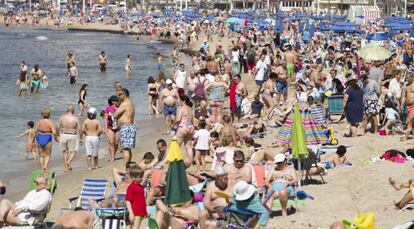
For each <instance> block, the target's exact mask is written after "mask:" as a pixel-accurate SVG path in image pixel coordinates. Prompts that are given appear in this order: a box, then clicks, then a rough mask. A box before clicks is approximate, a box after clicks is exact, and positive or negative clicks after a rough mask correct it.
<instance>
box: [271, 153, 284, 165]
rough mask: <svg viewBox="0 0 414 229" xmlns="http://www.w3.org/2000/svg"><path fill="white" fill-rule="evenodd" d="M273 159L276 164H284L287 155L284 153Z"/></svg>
mask: <svg viewBox="0 0 414 229" xmlns="http://www.w3.org/2000/svg"><path fill="white" fill-rule="evenodd" d="M273 159H274V162H275V163H279V162H284V161H285V160H286V155H285V154H283V153H279V154H278V155H276V156H275V157H274V158H273Z"/></svg>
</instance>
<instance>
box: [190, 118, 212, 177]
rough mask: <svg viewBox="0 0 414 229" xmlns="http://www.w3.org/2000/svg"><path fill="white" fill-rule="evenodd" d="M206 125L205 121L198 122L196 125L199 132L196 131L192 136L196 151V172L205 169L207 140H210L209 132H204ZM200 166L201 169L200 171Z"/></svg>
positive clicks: (207, 149)
mask: <svg viewBox="0 0 414 229" xmlns="http://www.w3.org/2000/svg"><path fill="white" fill-rule="evenodd" d="M206 126H207V123H206V121H205V120H200V122H199V123H198V127H199V130H197V131H196V132H195V134H194V138H195V139H196V141H197V143H196V145H195V149H196V156H195V161H196V165H197V172H200V170H201V171H204V169H205V167H206V161H205V157H206V155H207V154H208V152H209V149H210V146H209V140H210V132H209V131H208V130H206ZM200 164H201V169H200Z"/></svg>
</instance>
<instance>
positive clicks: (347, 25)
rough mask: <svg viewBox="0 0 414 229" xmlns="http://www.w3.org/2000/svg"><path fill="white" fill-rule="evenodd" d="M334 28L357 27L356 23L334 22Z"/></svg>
mask: <svg viewBox="0 0 414 229" xmlns="http://www.w3.org/2000/svg"><path fill="white" fill-rule="evenodd" d="M333 25H334V26H345V27H356V26H359V25H358V24H356V23H353V22H350V21H340V22H335V23H334V24H333Z"/></svg>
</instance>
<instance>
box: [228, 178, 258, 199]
mask: <svg viewBox="0 0 414 229" xmlns="http://www.w3.org/2000/svg"><path fill="white" fill-rule="evenodd" d="M255 190H256V188H255V187H254V186H253V185H251V184H248V183H247V182H246V181H244V180H241V181H238V182H237V183H236V185H235V186H234V188H233V194H234V195H235V199H236V200H237V201H244V200H247V199H249V198H250V197H252V196H253V195H254V192H255Z"/></svg>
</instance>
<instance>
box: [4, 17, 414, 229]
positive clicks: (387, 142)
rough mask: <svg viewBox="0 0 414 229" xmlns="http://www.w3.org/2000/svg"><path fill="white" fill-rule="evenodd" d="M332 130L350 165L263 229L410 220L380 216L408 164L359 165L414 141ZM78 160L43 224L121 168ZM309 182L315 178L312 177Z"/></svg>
mask: <svg viewBox="0 0 414 229" xmlns="http://www.w3.org/2000/svg"><path fill="white" fill-rule="evenodd" d="M101 26H102V25H101ZM85 28H86V29H88V26H85ZM201 40H202V39H200V41H201ZM230 40H231V38H230V39H228V38H223V39H220V40H215V41H214V42H213V44H212V45H211V49H212V50H214V48H215V44H221V45H222V46H223V47H224V48H225V49H226V48H227V44H228V43H229V41H230ZM199 45H200V42H196V43H195V44H194V46H193V47H195V49H197V48H198V47H199ZM243 81H244V82H245V83H246V84H247V85H248V88H249V92H250V93H254V89H255V86H254V84H253V80H252V79H249V77H248V76H243ZM152 125H154V128H157V129H158V130H160V131H159V132H160V133H161V132H162V130H163V123H162V121H161V120H160V119H155V120H154V121H153V123H152ZM138 126H139V122H138ZM333 127H334V129H335V131H337V132H338V133H336V136H337V138H338V139H339V143H340V144H343V145H353V146H354V148H353V149H351V150H350V151H349V152H348V154H347V158H348V160H349V161H351V162H352V164H353V165H352V166H350V167H342V168H336V169H333V170H329V171H328V174H327V175H325V176H324V179H325V181H326V183H325V184H322V185H320V184H311V185H305V186H303V187H302V188H303V190H305V191H306V192H308V193H309V194H311V195H312V196H313V197H315V200H308V201H307V202H306V205H305V206H298V207H297V208H296V212H295V213H294V214H291V215H289V216H288V217H287V218H282V217H280V216H275V217H273V218H272V219H271V220H270V222H269V226H268V228H318V227H320V228H329V225H330V224H331V223H332V222H334V221H338V220H342V219H347V220H352V219H353V217H354V214H355V213H357V212H359V210H364V211H368V212H373V213H374V214H375V220H376V228H384V229H385V228H391V227H392V226H395V225H398V224H399V223H401V222H404V221H405V220H408V219H411V218H412V211H404V212H400V211H396V210H393V209H389V210H386V211H385V210H384V209H385V208H386V207H388V206H390V205H391V204H392V200H399V199H400V198H401V197H402V196H403V195H404V194H405V192H406V191H405V190H403V191H399V192H397V191H395V190H394V189H393V188H392V187H391V186H390V185H389V184H388V181H387V180H388V177H390V176H391V177H393V178H395V179H396V180H397V181H404V182H405V181H407V180H408V179H411V178H413V175H414V174H413V163H412V162H407V163H404V164H394V163H392V162H388V161H378V162H375V163H372V164H369V165H364V163H362V160H366V159H370V158H371V157H376V156H377V155H379V154H381V153H383V152H384V151H385V150H388V149H397V150H401V151H403V152H405V150H406V149H407V148H412V147H413V143H414V142H413V141H414V140H412V139H411V140H409V141H406V142H401V141H400V140H399V136H379V135H378V134H371V133H367V134H366V135H365V136H362V137H358V138H343V137H342V136H343V134H344V130H345V123H344V122H342V123H340V124H335V125H333ZM276 131H277V129H275V128H273V129H272V130H271V132H272V133H270V134H268V135H267V136H266V137H265V138H263V139H259V140H257V141H258V142H259V143H262V144H267V145H270V144H271V142H272V138H273V136H274V135H275V133H276ZM159 138H164V139H166V140H169V139H170V137H169V136H161V135H152V136H144V137H140V138H138V141H137V147H136V149H134V151H133V160H138V159H140V158H142V155H143V153H144V152H148V151H152V152H157V150H156V148H155V143H156V141H157V140H158V139H159ZM275 151H277V152H278V151H279V150H278V149H275ZM54 152H56V151H54ZM118 157H120V155H118ZM83 160H84V158H83V157H81V156H78V158H77V161H78V162H79V161H80V162H79V163H82V164H80V166H77V167H75V168H74V171H72V172H71V173H65V174H63V173H62V172H58V189H57V191H56V193H55V194H54V196H53V204H52V207H51V211H50V213H49V215H48V217H47V218H48V219H50V220H54V219H56V217H57V216H58V215H59V210H60V209H61V208H64V207H67V206H68V201H67V199H68V198H70V197H73V196H77V195H79V193H80V190H81V185H82V181H83V180H84V179H85V178H106V179H108V180H112V177H111V169H112V168H113V167H116V168H121V167H122V160H118V161H116V162H114V163H112V164H108V163H107V162H106V158H102V159H101V160H100V166H101V167H100V168H99V169H96V170H93V171H86V169H85V165H84V164H83V163H84V161H83ZM57 163H59V162H57ZM28 176H29V175H28ZM314 178H315V179H319V177H318V176H315V177H314ZM26 184H27V183H26ZM25 193H26V192H25V191H24V190H22V191H21V192H20V193H15V194H13V195H11V196H10V195H9V196H7V195H6V197H7V198H10V199H12V200H19V199H20V198H22V197H23V195H24V194H25Z"/></svg>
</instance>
